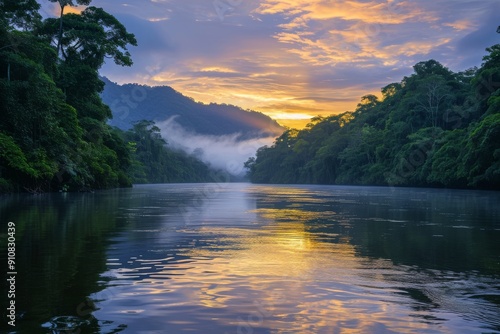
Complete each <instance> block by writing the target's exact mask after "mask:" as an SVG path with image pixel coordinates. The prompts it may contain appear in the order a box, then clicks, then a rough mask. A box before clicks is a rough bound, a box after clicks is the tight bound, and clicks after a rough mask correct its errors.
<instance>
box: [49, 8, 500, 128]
mask: <svg viewBox="0 0 500 334" xmlns="http://www.w3.org/2000/svg"><path fill="white" fill-rule="evenodd" d="M39 3H41V4H42V8H43V10H44V11H45V15H55V14H56V10H57V4H55V3H49V2H40V1H39ZM91 5H92V6H96V7H103V8H105V9H106V10H107V11H108V12H110V13H111V14H113V15H114V16H116V17H117V18H118V19H119V20H120V21H121V22H123V24H124V25H125V26H126V28H127V30H128V31H129V32H131V33H134V34H135V35H136V37H137V40H138V47H133V48H131V50H130V52H131V54H132V59H133V60H134V65H133V66H132V67H131V68H119V67H116V66H114V64H111V63H109V64H105V65H104V66H103V67H102V69H101V71H100V73H101V75H102V76H106V77H107V78H108V79H109V80H111V81H113V82H116V83H119V84H127V83H137V84H144V85H148V86H169V87H172V88H173V89H175V90H176V91H178V92H180V93H182V94H183V95H185V96H188V97H190V98H193V99H194V100H195V101H197V102H202V103H219V104H222V103H224V104H231V105H235V106H238V107H240V108H242V109H245V110H246V109H249V110H254V111H258V112H261V113H263V114H266V115H268V116H270V117H271V118H273V119H274V120H276V121H277V122H278V123H279V124H281V125H283V126H287V127H295V128H299V129H300V128H302V127H304V126H305V125H306V124H307V123H308V122H309V120H310V118H312V117H315V116H328V115H332V114H338V113H342V112H345V111H353V110H354V109H355V107H356V105H357V104H358V103H359V101H360V99H361V97H362V96H364V95H367V94H374V95H377V96H380V89H381V88H382V87H384V86H386V85H387V84H390V83H392V82H399V81H400V80H401V79H402V78H403V77H404V76H408V75H411V73H412V72H413V68H412V67H413V65H415V64H416V63H418V62H420V61H426V60H430V59H435V60H436V61H438V62H440V63H442V64H443V65H444V66H446V67H448V68H449V69H450V70H452V71H454V72H457V71H463V70H467V69H469V68H472V67H474V66H480V64H481V62H482V57H483V56H484V55H485V54H486V52H485V48H486V47H489V46H491V45H494V44H496V43H497V42H498V34H497V33H496V28H497V26H498V22H497V20H496V17H495V14H494V13H496V12H498V11H499V10H500V3H498V2H496V1H493V0H489V1H476V0H473V1H451V0H443V1H439V2H433V3H429V2H423V1H420V2H409V1H397V0H388V1H362V0H356V1H349V2H347V1H346V2H340V3H339V2H332V1H322V0H315V1H305V0H297V1H292V0H272V1H271V0H263V1H247V2H243V1H226V0H215V1H210V2H206V1H201V0H196V1H192V2H189V3H184V2H180V1H163V2H157V1H151V2H148V3H142V4H141V6H137V5H134V4H130V3H126V2H123V1H119V0H94V1H93V2H92V3H91ZM82 8H84V7H80V8H71V11H72V12H78V11H79V10H81V9H82ZM417 31H418V32H419V33H418V34H417V33H415V32H417Z"/></svg>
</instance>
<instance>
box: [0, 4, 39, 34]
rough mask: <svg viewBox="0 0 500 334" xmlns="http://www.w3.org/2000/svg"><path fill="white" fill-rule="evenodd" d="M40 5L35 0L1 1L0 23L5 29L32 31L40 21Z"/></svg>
mask: <svg viewBox="0 0 500 334" xmlns="http://www.w3.org/2000/svg"><path fill="white" fill-rule="evenodd" d="M39 9H40V4H39V3H38V2H37V1H36V0H1V1H0V22H1V25H2V26H3V27H4V28H5V29H7V28H8V27H10V28H20V29H23V30H31V29H33V28H34V27H35V26H36V25H37V24H38V23H39V22H40V20H41V18H42V16H41V15H40V14H39V13H38V10H39Z"/></svg>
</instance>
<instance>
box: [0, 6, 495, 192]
mask: <svg viewBox="0 0 500 334" xmlns="http://www.w3.org/2000/svg"><path fill="white" fill-rule="evenodd" d="M49 1H52V2H59V4H60V5H61V16H60V17H59V18H47V19H42V17H41V15H40V14H39V10H40V5H39V4H38V3H37V2H36V1H35V0H25V1H14V0H4V1H2V2H0V69H1V70H0V97H1V100H0V193H8V192H29V193H41V192H58V191H62V192H66V191H93V190H99V189H109V188H116V187H130V186H132V183H169V182H211V181H212V182H213V180H214V178H213V175H214V173H215V174H217V173H218V174H220V173H221V171H215V170H213V169H212V168H211V167H210V166H208V165H207V164H205V163H203V162H202V161H200V160H199V159H197V158H196V157H195V156H192V155H188V154H186V153H183V152H180V151H176V150H173V149H171V148H170V147H169V146H168V144H167V142H166V141H165V140H164V139H163V138H162V137H161V133H160V130H159V128H158V127H156V126H155V124H154V122H152V121H146V120H144V121H138V122H135V123H134V125H133V128H132V129H130V130H128V131H123V130H120V129H118V128H114V127H111V126H109V125H108V124H107V121H108V120H109V119H110V118H111V117H112V113H111V110H110V108H109V106H107V105H106V104H104V103H103V101H102V99H101V97H100V93H102V91H103V88H104V83H103V81H102V80H101V79H100V77H99V69H100V68H101V66H102V65H103V64H104V61H105V59H110V60H113V61H114V62H115V63H116V64H117V65H119V66H131V65H132V64H133V62H132V59H131V57H130V54H129V52H128V49H127V48H128V47H129V46H135V45H137V41H136V39H135V36H134V35H133V34H131V33H129V32H128V31H127V30H126V28H125V27H124V26H123V25H122V24H121V23H120V22H119V21H118V20H117V19H116V18H115V17H113V16H112V15H110V14H109V13H107V12H105V11H104V10H103V9H102V8H96V7H93V6H89V7H87V8H86V9H85V10H83V11H82V12H81V14H79V15H77V14H72V13H68V14H64V8H65V6H76V5H89V4H90V2H91V1H90V0H75V1H73V0H67V1H63V2H61V1H56V0H49ZM487 52H488V54H487V55H486V56H485V57H484V58H483V63H482V65H481V67H480V68H472V69H468V70H465V71H463V72H458V73H453V72H452V71H450V70H449V69H447V68H446V67H444V66H443V65H441V64H440V63H439V62H437V61H435V60H429V61H425V62H420V63H418V64H416V65H415V66H414V70H415V73H414V74H412V75H411V76H409V77H405V78H403V80H402V81H401V82H399V83H392V84H389V85H387V86H386V87H384V88H382V92H381V93H382V99H379V98H378V97H377V96H375V95H366V96H363V97H362V98H361V102H360V103H359V104H358V106H357V108H356V110H355V111H354V112H345V113H342V114H339V115H332V116H329V117H315V118H313V119H312V120H311V123H309V124H308V125H307V127H306V128H305V129H303V130H297V129H287V130H286V131H285V132H284V133H283V134H282V135H281V136H280V137H278V138H277V139H276V141H275V143H274V145H272V146H271V147H262V148H260V149H259V150H258V151H257V154H256V157H255V158H250V159H249V160H248V161H247V162H246V163H245V167H246V168H247V169H248V177H249V179H250V181H251V182H254V183H276V184H283V183H290V184H301V183H308V184H339V185H347V184H349V185H383V186H414V187H449V188H473V189H492V190H499V189H500V44H497V45H494V46H492V47H490V48H488V49H487ZM216 182H217V181H216Z"/></svg>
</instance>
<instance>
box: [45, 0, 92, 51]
mask: <svg viewBox="0 0 500 334" xmlns="http://www.w3.org/2000/svg"><path fill="white" fill-rule="evenodd" d="M49 1H50V2H57V3H59V7H60V8H61V10H60V14H59V34H58V38H57V54H58V55H59V54H60V51H61V39H62V35H63V16H64V9H65V8H66V6H72V7H74V6H78V5H81V6H88V5H89V4H90V3H91V2H92V0H76V1H73V0H49Z"/></svg>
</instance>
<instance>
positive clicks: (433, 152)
mask: <svg viewBox="0 0 500 334" xmlns="http://www.w3.org/2000/svg"><path fill="white" fill-rule="evenodd" d="M486 51H487V52H488V53H487V55H485V56H484V57H483V63H482V65H481V67H480V68H471V69H468V70H465V71H463V72H458V73H454V72H452V71H450V70H449V69H448V68H446V67H444V66H443V65H442V64H440V63H439V62H437V61H436V60H429V61H424V62H419V63H418V64H416V65H415V66H414V67H413V68H414V73H413V74H412V75H410V76H409V77H404V78H403V80H402V81H401V82H396V83H391V84H389V85H387V86H385V87H384V88H382V90H381V95H382V98H381V99H379V98H378V97H377V96H375V95H366V96H363V97H362V98H361V102H360V103H359V104H358V106H357V108H356V110H355V111H354V112H345V113H343V114H339V115H332V116H329V117H316V118H313V119H312V120H311V122H310V123H309V124H308V125H307V126H306V128H304V129H302V130H296V129H288V130H286V131H285V132H284V133H283V134H282V135H281V136H280V137H279V138H277V139H276V141H275V142H274V144H273V145H272V146H270V147H262V148H260V149H259V150H258V151H257V154H256V157H255V158H253V157H252V158H249V159H248V161H247V162H246V163H245V167H246V168H247V169H248V176H249V178H250V180H251V181H252V182H254V183H265V184H266V183H273V184H336V185H365V186H366V185H372V186H404V187H432V188H460V189H486V190H500V44H496V45H494V46H492V47H490V48H487V49H486Z"/></svg>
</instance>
